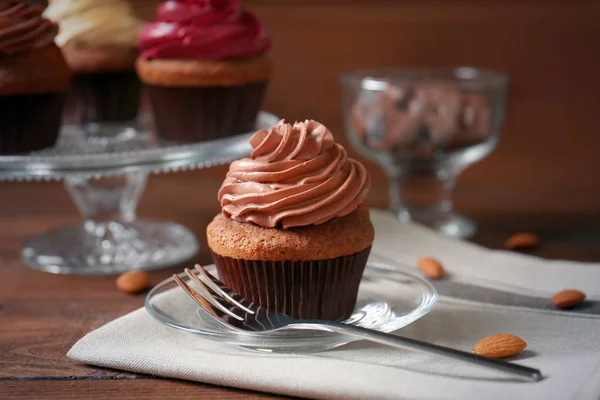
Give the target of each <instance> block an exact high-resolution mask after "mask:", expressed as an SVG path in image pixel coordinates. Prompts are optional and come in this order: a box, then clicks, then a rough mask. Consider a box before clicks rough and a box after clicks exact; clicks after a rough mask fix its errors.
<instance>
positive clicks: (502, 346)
mask: <svg viewBox="0 0 600 400" xmlns="http://www.w3.org/2000/svg"><path fill="white" fill-rule="evenodd" d="M525 347H527V343H526V342H525V341H524V340H523V339H521V338H520V337H518V336H515V335H511V334H509V333H500V334H497V335H492V336H488V337H485V338H483V339H481V340H480V341H479V342H477V343H476V344H475V346H473V353H475V354H479V355H481V356H484V357H490V358H504V357H509V356H512V355H515V354H517V353H519V352H521V351H522V350H523V349H525Z"/></svg>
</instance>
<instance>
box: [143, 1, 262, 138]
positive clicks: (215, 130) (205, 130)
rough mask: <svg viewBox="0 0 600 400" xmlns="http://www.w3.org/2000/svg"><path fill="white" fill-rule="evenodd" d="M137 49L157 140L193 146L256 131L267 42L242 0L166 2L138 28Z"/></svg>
mask: <svg viewBox="0 0 600 400" xmlns="http://www.w3.org/2000/svg"><path fill="white" fill-rule="evenodd" d="M140 47H141V50H142V54H141V55H140V58H139V59H138V61H137V71H138V75H139V76H140V79H141V80H142V82H144V83H145V84H146V85H147V90H148V94H149V97H150V103H151V105H152V108H153V111H154V117H155V123H156V128H157V131H158V134H159V135H160V136H161V137H163V138H164V139H167V140H170V141H178V142H196V141H203V140H210V139H217V138H221V137H226V136H232V135H236V134H240V133H245V132H250V131H252V130H253V129H254V126H255V122H256V117H257V114H258V111H259V110H260V107H261V104H262V100H263V96H264V92H265V88H266V86H267V82H268V80H269V76H270V62H269V60H268V59H267V57H266V56H265V52H266V51H267V50H268V49H269V47H270V41H269V38H268V36H267V34H266V31H265V29H264V27H263V25H262V24H261V22H260V21H259V20H258V19H257V18H256V17H255V16H254V15H252V14H251V13H249V12H248V11H245V10H242V9H241V7H240V4H239V1H236V0H206V1H198V0H196V1H183V0H170V1H167V2H165V3H163V4H162V5H160V6H159V8H158V12H157V17H156V19H155V20H154V21H152V22H151V23H149V24H147V25H146V26H145V27H144V29H143V30H142V32H141V34H140Z"/></svg>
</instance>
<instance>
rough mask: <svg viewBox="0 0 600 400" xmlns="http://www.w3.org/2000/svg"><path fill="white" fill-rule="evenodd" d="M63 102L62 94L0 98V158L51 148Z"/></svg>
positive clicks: (19, 95) (59, 120) (56, 133)
mask: <svg viewBox="0 0 600 400" xmlns="http://www.w3.org/2000/svg"><path fill="white" fill-rule="evenodd" d="M64 102H65V93H64V92H60V93H42V94H18V95H7V96H0V110H2V111H1V112H0V154H3V155H5V154H21V153H28V152H31V151H36V150H41V149H44V148H46V147H52V146H54V144H55V143H56V139H57V138H58V133H59V130H60V124H61V112H62V109H63V105H64Z"/></svg>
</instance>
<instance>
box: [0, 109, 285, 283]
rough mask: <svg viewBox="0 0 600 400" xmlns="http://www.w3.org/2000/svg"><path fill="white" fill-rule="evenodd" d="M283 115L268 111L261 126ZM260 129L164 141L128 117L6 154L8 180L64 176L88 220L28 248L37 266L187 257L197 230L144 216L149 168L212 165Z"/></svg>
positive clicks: (95, 269)
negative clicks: (139, 212)
mask: <svg viewBox="0 0 600 400" xmlns="http://www.w3.org/2000/svg"><path fill="white" fill-rule="evenodd" d="M277 121H278V118H277V117H275V116H274V115H272V114H268V113H265V112H262V113H260V115H259V118H258V120H257V129H261V128H264V129H266V128H268V127H270V126H272V125H274V124H276V123H277ZM251 135H252V133H247V134H242V135H239V136H235V137H231V138H225V139H220V140H215V141H211V142H205V143H196V144H188V145H180V144H173V143H161V142H159V141H158V140H157V139H156V138H155V137H154V136H153V135H151V134H149V133H146V131H145V130H142V129H137V128H136V127H133V126H127V125H124V124H118V125H117V124H115V125H108V124H107V125H89V126H87V127H85V128H81V127H75V126H64V127H63V128H62V131H61V136H60V139H59V142H58V144H57V145H56V146H55V147H54V148H52V149H48V150H43V151H41V152H36V153H31V154H26V155H10V156H0V180H3V181H50V180H63V181H64V184H65V187H66V189H67V191H68V193H69V194H70V196H71V198H72V199H73V201H74V203H75V205H76V206H77V208H78V209H79V211H80V213H81V215H82V217H83V220H82V222H81V223H79V224H77V225H75V226H72V227H67V228H62V229H58V230H54V231H51V232H48V233H45V234H42V235H40V236H37V237H35V238H33V239H32V240H30V241H29V242H28V243H26V244H25V245H24V247H23V249H22V257H23V261H24V262H25V263H26V264H27V265H29V266H30V267H32V268H35V269H38V270H42V271H46V272H51V273H57V274H89V275H101V274H116V273H121V272H124V271H130V270H152V269H158V268H164V267H167V266H170V265H174V264H177V263H180V262H183V261H185V260H187V259H189V258H191V257H192V256H194V254H196V253H197V252H198V250H199V245H198V242H197V240H196V238H195V236H194V235H193V234H192V233H191V232H190V231H189V230H188V229H187V228H185V227H183V226H182V225H179V224H175V223H173V222H168V221H152V220H138V219H136V208H137V205H138V201H139V199H140V197H141V195H142V193H143V191H144V188H145V185H146V181H147V178H148V175H149V174H151V173H167V172H174V171H181V170H192V169H200V168H209V167H211V166H215V165H222V164H227V163H229V162H231V161H233V160H235V159H238V158H242V157H245V156H247V155H248V154H249V153H250V151H251V147H250V145H249V144H248V139H249V138H250V136H251Z"/></svg>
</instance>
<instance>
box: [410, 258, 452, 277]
mask: <svg viewBox="0 0 600 400" xmlns="http://www.w3.org/2000/svg"><path fill="white" fill-rule="evenodd" d="M417 266H418V267H419V269H420V270H421V272H423V273H424V274H425V275H427V276H428V277H430V278H431V279H440V278H443V277H444V275H445V274H446V273H445V272H444V268H443V267H442V264H441V263H440V262H439V261H438V260H436V259H435V258H431V257H421V258H419V261H417Z"/></svg>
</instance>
